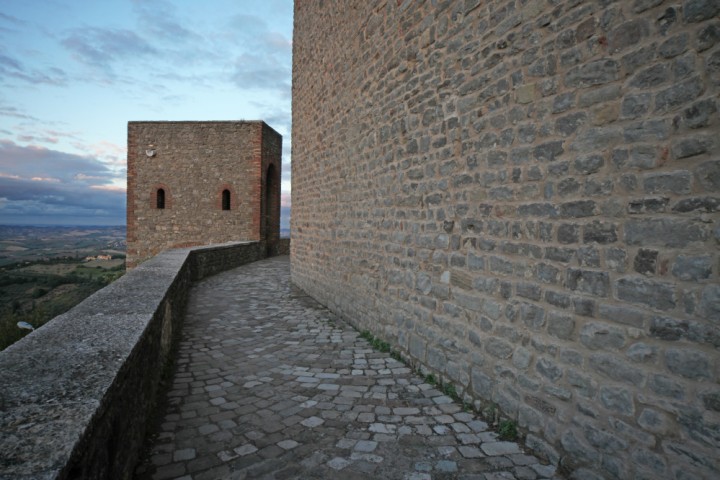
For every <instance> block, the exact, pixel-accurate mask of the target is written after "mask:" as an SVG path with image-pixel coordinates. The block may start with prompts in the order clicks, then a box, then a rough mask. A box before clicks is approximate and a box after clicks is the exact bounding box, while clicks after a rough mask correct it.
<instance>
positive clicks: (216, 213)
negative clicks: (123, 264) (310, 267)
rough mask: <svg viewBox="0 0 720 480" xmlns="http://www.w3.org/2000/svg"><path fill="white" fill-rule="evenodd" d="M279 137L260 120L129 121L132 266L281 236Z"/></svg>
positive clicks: (274, 240) (270, 245) (271, 242)
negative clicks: (178, 251) (168, 254)
mask: <svg viewBox="0 0 720 480" xmlns="http://www.w3.org/2000/svg"><path fill="white" fill-rule="evenodd" d="M281 151H282V137H281V136H280V134H278V133H277V132H276V131H275V130H273V129H272V128H270V127H269V126H268V125H267V124H265V123H264V122H262V121H226V122H128V156H127V162H128V173H127V181H128V182H127V183H128V187H127V267H128V268H133V267H135V266H137V265H138V264H139V263H141V262H143V261H144V260H146V259H148V258H150V257H152V256H154V255H155V254H157V253H159V252H160V251H162V250H165V249H168V248H178V247H189V246H195V245H206V244H212V243H224V242H230V241H239V240H253V241H264V242H265V243H266V245H267V248H268V249H269V250H270V249H272V248H274V246H275V244H276V243H277V241H278V239H279V236H280V235H279V234H280V173H281V159H280V156H281Z"/></svg>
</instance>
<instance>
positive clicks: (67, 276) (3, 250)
mask: <svg viewBox="0 0 720 480" xmlns="http://www.w3.org/2000/svg"><path fill="white" fill-rule="evenodd" d="M123 273H125V227H124V226H112V227H107V226H100V227H86V226H82V227H74V226H62V227H57V226H52V227H50V226H47V227H43V226H7V225H3V226H0V350H2V349H4V348H6V347H7V346H8V345H10V344H12V343H14V342H15V341H17V340H19V339H20V338H22V337H23V336H24V335H26V334H28V333H29V331H30V330H29V329H21V328H19V327H18V325H17V324H18V323H19V322H26V323H28V324H30V325H31V326H32V327H33V328H38V327H40V326H42V325H44V324H45V323H47V322H48V321H49V320H51V319H52V318H54V317H55V316H57V315H60V314H62V313H64V312H66V311H67V310H69V309H70V308H72V307H73V306H75V305H77V304H78V303H80V302H81V301H82V300H84V299H85V298H87V297H88V296H90V295H91V294H93V293H94V292H95V291H97V290H99V289H101V288H102V287H104V286H105V285H108V284H109V283H111V282H113V281H115V280H116V279H117V278H119V277H120V276H122V275H123Z"/></svg>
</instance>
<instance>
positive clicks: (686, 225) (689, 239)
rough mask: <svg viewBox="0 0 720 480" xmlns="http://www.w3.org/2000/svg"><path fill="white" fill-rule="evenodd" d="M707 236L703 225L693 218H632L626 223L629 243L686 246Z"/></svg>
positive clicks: (626, 236) (626, 239) (626, 235)
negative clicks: (671, 219)
mask: <svg viewBox="0 0 720 480" xmlns="http://www.w3.org/2000/svg"><path fill="white" fill-rule="evenodd" d="M707 237H708V232H707V231H706V230H705V229H704V228H703V226H702V225H701V224H699V223H697V222H693V221H692V220H685V219H681V220H680V219H679V220H675V221H670V220H668V219H664V218H656V219H638V220H635V219H632V220H628V222H627V223H626V224H625V241H626V242H627V243H628V244H629V245H657V246H663V247H685V246H687V245H689V244H691V243H694V242H701V241H704V240H706V239H707Z"/></svg>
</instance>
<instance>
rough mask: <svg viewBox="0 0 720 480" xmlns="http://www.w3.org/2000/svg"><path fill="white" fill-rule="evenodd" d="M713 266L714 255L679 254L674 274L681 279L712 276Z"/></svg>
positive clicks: (674, 266)
mask: <svg viewBox="0 0 720 480" xmlns="http://www.w3.org/2000/svg"><path fill="white" fill-rule="evenodd" d="M712 268H713V257H712V255H697V256H695V255H678V257H677V259H676V260H675V263H674V264H673V266H672V274H673V275H674V276H675V277H677V278H679V279H680V280H701V279H705V278H708V277H710V275H711V274H712Z"/></svg>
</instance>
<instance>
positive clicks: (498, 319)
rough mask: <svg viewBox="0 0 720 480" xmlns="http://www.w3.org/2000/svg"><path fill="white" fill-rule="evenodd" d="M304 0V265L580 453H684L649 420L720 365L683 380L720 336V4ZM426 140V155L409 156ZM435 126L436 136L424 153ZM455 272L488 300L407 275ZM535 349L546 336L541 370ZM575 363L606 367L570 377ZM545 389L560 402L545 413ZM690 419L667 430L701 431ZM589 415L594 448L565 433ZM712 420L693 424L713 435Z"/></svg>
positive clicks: (302, 269) (326, 291) (298, 256)
mask: <svg viewBox="0 0 720 480" xmlns="http://www.w3.org/2000/svg"><path fill="white" fill-rule="evenodd" d="M299 3H300V2H296V17H295V19H296V31H297V32H305V34H304V36H302V35H301V36H300V37H299V39H298V41H297V42H294V43H293V45H294V47H295V55H296V56H295V57H294V58H295V62H296V67H295V70H294V71H295V77H294V79H293V80H294V81H293V88H294V92H293V93H294V96H293V101H294V102H295V103H294V105H293V112H294V115H295V119H294V122H293V129H294V131H293V134H294V135H293V138H294V139H295V142H294V145H293V148H294V149H296V150H294V151H293V162H294V167H295V170H294V172H293V182H294V184H293V195H294V198H293V201H294V204H293V219H294V220H293V222H294V225H297V226H302V232H299V231H296V230H294V231H293V235H294V236H296V238H295V239H294V241H295V245H296V250H295V257H293V258H294V262H295V263H294V267H293V269H294V270H293V275H294V278H295V279H296V281H297V282H298V283H299V284H301V285H303V287H304V288H308V290H309V291H310V292H311V294H312V295H314V296H316V297H317V298H319V299H321V300H322V301H323V302H324V303H326V304H328V305H329V306H330V307H331V308H332V309H333V310H334V311H337V312H338V313H341V314H343V315H346V316H348V317H353V316H354V315H357V316H360V317H361V319H360V320H358V323H359V324H361V325H365V324H369V325H376V324H377V325H378V328H380V329H383V330H389V331H395V329H397V330H398V337H399V338H402V340H400V341H399V342H398V345H400V348H402V349H403V353H407V354H408V355H409V356H410V358H411V359H412V360H413V361H415V362H417V364H418V365H420V366H421V368H422V366H423V365H425V366H427V361H428V359H427V358H422V357H415V356H413V355H412V354H410V353H409V351H408V350H407V347H405V345H408V342H409V339H410V337H411V336H412V335H417V336H418V337H422V338H423V339H424V340H425V341H426V342H427V345H428V349H430V348H431V347H430V346H431V345H432V348H435V349H446V350H447V352H446V355H447V358H448V359H449V358H451V357H452V358H453V359H454V360H453V361H457V362H458V364H461V363H462V364H466V365H469V366H470V367H469V368H470V372H472V373H471V374H470V380H469V382H470V383H471V384H472V385H471V386H469V387H468V391H469V394H470V395H472V396H473V400H474V401H477V402H478V403H484V402H494V403H496V404H498V405H499V408H501V409H507V410H505V413H506V414H510V415H521V418H522V421H523V422H526V423H527V425H528V426H529V428H531V429H532V430H531V434H532V435H536V436H537V437H538V438H539V437H540V436H543V442H547V443H548V444H550V445H551V446H552V448H554V449H556V450H558V449H559V450H558V454H559V455H562V456H563V458H565V459H568V460H567V461H568V463H567V465H568V466H569V467H568V468H569V469H572V468H575V469H577V470H578V471H582V472H583V473H584V472H591V471H592V472H595V473H594V474H595V475H602V476H604V477H607V478H646V477H647V475H648V473H649V472H655V470H653V468H652V467H650V466H648V465H649V464H651V463H652V460H651V459H650V458H649V457H646V456H643V457H642V458H643V460H644V461H645V462H646V464H642V465H636V464H635V462H634V460H633V458H632V452H635V451H637V450H638V449H646V450H648V451H651V452H652V453H654V454H657V455H659V456H660V457H662V458H663V459H664V460H665V461H666V462H667V465H668V467H667V470H666V471H665V472H663V474H667V475H666V476H672V475H673V472H672V471H671V470H672V468H671V466H674V465H675V463H678V462H679V463H680V464H682V463H683V462H685V460H680V461H679V460H677V455H675V454H670V453H667V452H664V451H662V449H659V448H658V445H660V444H659V443H658V442H659V440H658V439H657V438H655V436H656V435H658V434H656V433H654V432H649V431H646V430H644V429H643V427H641V426H639V425H638V424H637V418H638V416H639V415H640V414H641V413H642V411H643V409H646V408H652V409H655V410H657V411H659V412H661V411H665V410H667V409H674V408H675V407H672V406H671V403H677V402H685V403H687V404H688V407H689V408H692V409H695V410H702V409H704V406H703V404H702V400H701V399H700V398H699V397H697V396H693V394H692V392H699V391H701V390H702V388H705V387H702V386H701V385H702V383H703V382H707V380H706V379H700V378H698V379H691V378H687V377H683V376H682V375H679V374H676V373H673V372H672V371H671V370H669V368H668V366H667V364H666V361H665V351H666V350H667V349H668V348H696V349H697V350H698V351H700V352H703V353H707V352H714V350H713V349H715V348H716V345H717V344H719V343H720V334H717V333H714V330H717V329H716V328H714V327H717V326H718V323H717V322H716V321H715V318H716V317H718V315H717V313H716V312H717V308H716V305H717V301H716V300H715V298H716V295H715V293H714V292H715V291H714V290H711V289H708V290H706V288H709V286H713V285H715V284H717V283H718V282H717V281H716V280H717V275H718V274H719V273H720V272H718V271H717V268H718V256H717V254H716V251H717V245H718V242H720V227H719V226H718V225H717V222H716V221H715V216H716V214H717V213H718V211H719V210H718V209H719V208H720V204H719V203H718V202H720V195H719V194H718V192H719V191H720V160H718V159H717V158H715V152H716V150H717V145H718V143H717V142H718V141H717V139H716V137H717V135H716V130H717V126H718V125H719V124H720V118H719V117H718V115H717V111H718V108H717V95H716V93H717V92H716V90H717V86H718V84H719V82H720V52H718V51H717V48H718V41H717V39H716V35H715V33H716V28H715V27H717V26H719V25H720V23H718V20H717V18H716V15H715V16H712V15H711V16H710V17H707V18H705V19H703V20H699V19H700V18H703V17H702V15H706V13H705V14H699V13H698V14H693V15H692V16H691V17H687V18H686V12H685V6H686V3H687V0H683V1H681V2H679V3H677V4H670V3H667V2H665V3H663V2H659V1H657V0H633V1H631V2H626V3H627V4H625V3H623V2H612V1H602V2H576V1H574V2H566V1H565V0H558V1H554V2H551V3H552V8H549V7H548V6H547V5H545V4H543V5H545V6H542V5H540V4H538V3H535V2H514V3H513V2H505V3H503V4H502V5H500V4H497V5H496V4H494V3H492V2H491V3H483V2H476V1H475V0H473V1H472V2H470V3H468V5H470V6H471V7H472V8H471V9H470V10H469V11H468V13H467V14H466V13H464V9H463V6H464V4H463V3H462V2H460V3H458V5H459V6H455V5H454V4H453V2H418V3H417V4H415V3H412V8H410V4H411V2H400V3H401V5H397V4H396V3H397V2H386V3H384V4H383V6H382V10H381V12H382V21H381V22H380V23H379V24H378V25H379V26H376V27H375V28H374V29H372V30H371V32H370V33H367V27H366V26H365V25H366V23H365V22H366V21H369V20H368V19H370V18H375V17H379V16H380V15H379V13H378V12H379V10H377V9H376V8H377V7H378V5H377V4H375V3H374V2H365V3H362V2H359V1H353V2H351V3H350V4H349V5H350V6H351V7H354V8H343V9H339V8H337V9H333V8H327V9H323V11H322V14H318V9H317V8H312V7H302V6H299ZM326 3H327V2H326ZM540 3H542V2H540ZM506 4H507V5H506ZM688 5H689V4H688ZM546 7H547V8H546ZM304 8H308V10H304ZM526 8H529V9H530V11H531V13H532V12H534V13H532V15H530V14H528V15H530V16H529V17H525V13H524V11H525V9H526ZM689 8H690V9H691V10H693V9H694V10H695V11H698V12H699V11H702V10H703V7H701V6H700V4H693V5H691V6H689ZM696 17H697V18H698V20H697V21H695V20H694V19H695V18H696ZM690 18H692V19H693V21H688V19H690ZM528 19H531V20H528ZM378 21H379V20H378ZM440 25H443V27H442V28H440ZM303 28H305V29H306V30H303ZM307 29H309V30H307ZM308 31H309V32H311V33H307V32H308ZM498 31H503V32H504V33H503V34H502V36H499V35H498V34H497V32H498ZM398 32H402V33H401V35H400V37H398ZM338 33H340V34H339V35H338ZM326 38H332V39H334V40H335V41H334V42H326V41H323V40H324V39H326ZM421 38H422V39H423V40H420V39H421ZM358 39H359V40H358ZM337 65H342V68H338V67H337ZM393 125H396V127H394V129H393ZM383 129H386V131H387V135H385V136H382V139H381V137H380V136H379V133H378V132H382V131H383ZM413 138H415V139H418V150H419V152H418V154H420V153H421V152H422V153H421V155H417V154H413V155H408V154H407V152H406V146H407V144H408V142H410V141H411V140H412V139H413ZM422 138H428V139H431V140H429V141H426V142H425V144H426V145H427V147H426V148H425V150H423V148H421V147H422V145H423V142H422V141H421V140H420V139H422ZM373 142H375V143H373ZM335 171H338V172H343V173H344V172H348V174H347V175H345V176H341V175H340V174H339V173H338V174H335V173H334V172H335ZM355 172H357V173H355ZM409 172H413V173H412V175H413V176H414V178H409V175H410V173H409ZM310 192H312V193H310ZM337 192H343V195H342V196H338V193H337ZM425 199H431V200H432V201H431V202H426V201H425ZM476 221H481V223H476ZM445 222H454V225H455V228H454V230H453V232H452V233H454V234H455V236H458V237H460V238H458V239H457V240H452V239H451V238H448V241H447V242H441V243H439V244H438V243H435V242H434V240H433V241H428V242H425V241H421V240H418V241H414V243H413V246H412V248H408V246H406V244H403V243H401V242H396V241H392V240H391V239H392V238H393V235H395V234H398V233H402V234H403V235H406V236H407V237H408V238H413V239H415V238H417V239H424V238H425V237H431V236H433V235H435V234H436V232H444V230H443V229H444V228H445V225H446V224H445ZM471 224H472V225H473V229H470V228H469V225H471ZM458 226H460V228H458ZM331 227H332V228H335V229H336V230H337V234H336V235H337V236H336V237H332V235H331V234H330V233H329V232H326V230H328V229H329V228H331ZM298 230H299V229H298ZM444 233H446V234H447V233H448V232H444ZM449 235H452V234H449ZM471 254H472V255H471ZM700 257H709V259H706V258H700ZM363 261H365V262H367V263H363ZM708 264H709V265H710V270H709V273H708V268H707V266H708ZM449 268H454V269H457V270H462V271H465V272H466V273H469V274H470V275H471V276H472V277H473V278H474V280H473V284H472V285H473V289H472V292H473V295H477V297H478V298H481V299H482V302H480V305H477V304H472V303H465V304H464V305H458V302H457V301H455V300H450V301H449V300H440V296H441V294H442V292H437V293H436V292H435V291H434V290H432V291H431V292H430V293H429V294H427V295H423V294H418V293H417V292H416V291H414V290H413V288H414V284H413V288H410V287H408V285H407V283H405V282H400V283H396V282H394V281H393V282H390V281H389V279H388V278H387V274H386V273H385V271H386V269H387V270H393V271H397V270H400V269H403V270H405V271H406V273H403V275H408V276H412V278H413V279H414V276H415V275H417V273H418V272H426V273H428V274H430V275H431V277H432V279H433V283H438V282H436V281H435V279H436V278H438V277H439V276H440V275H442V274H443V272H445V271H449ZM480 274H483V275H487V277H483V278H482V279H480V278H479V277H480ZM393 275H394V274H393ZM356 276H366V277H370V276H371V277H373V278H376V279H377V283H376V284H374V285H372V286H369V287H368V288H358V284H356V283H354V282H351V281H350V280H348V279H352V278H355V277H356ZM491 278H494V281H493V280H490V279H491ZM449 280H450V278H449V275H448V283H447V284H443V285H446V286H448V288H450V289H453V291H454V290H455V289H464V287H462V286H459V285H458V286H455V285H451V284H450V283H449ZM436 295H437V296H436ZM422 297H432V298H422ZM451 297H452V292H448V298H451ZM489 301H492V302H494V307H493V308H492V309H491V313H488V312H486V311H485V309H486V306H487V305H489V303H488V302H489ZM473 305H476V306H481V307H482V309H481V310H474V307H473ZM388 306H392V307H391V308H392V309H394V310H395V309H396V310H400V311H407V312H412V313H411V315H412V317H413V321H412V323H402V322H401V323H400V324H398V323H396V322H394V321H391V320H386V318H387V317H388V315H387V314H386V312H385V310H386V309H387V308H388ZM448 319H452V322H453V323H451V322H448V321H447V320H448ZM660 319H662V320H660ZM454 322H456V323H458V325H455V324H454ZM438 328H442V329H443V334H442V335H438V332H437V329H438ZM471 331H472V332H473V333H470V332H471ZM675 337H678V338H677V339H671V338H675ZM446 342H447V343H446ZM433 344H434V345H433ZM446 345H447V346H446ZM451 345H453V347H451ZM488 347H489V349H490V350H488ZM452 348H457V351H455V350H452V351H453V353H452V355H450V354H449V352H450V351H451V349H452ZM519 348H522V349H526V350H527V351H528V352H531V353H532V358H530V359H529V362H530V363H529V364H527V367H526V366H525V365H526V363H527V362H528V358H527V355H525V353H526V352H525V350H519ZM421 353H422V352H421ZM603 354H606V355H609V356H608V357H602V356H600V357H598V355H603ZM435 359H436V357H433V361H434V360H435ZM713 361H716V360H715V358H714V357H713ZM548 362H550V363H548ZM538 365H539V369H538ZM552 365H555V366H557V367H558V368H560V369H561V370H562V375H561V376H560V377H559V378H556V374H555V373H553V372H554V370H553V368H552ZM714 365H716V363H715V364H714ZM570 368H572V369H574V370H575V371H577V372H581V373H582V375H583V376H584V377H587V378H585V379H584V380H585V381H583V380H581V379H579V378H575V377H573V379H572V382H574V383H576V384H578V385H575V384H573V383H571V380H570V375H571V374H569V373H568V370H569V369H570ZM540 370H541V371H540ZM475 380H477V385H481V384H483V385H486V386H487V388H484V387H483V388H479V387H478V386H477V385H476V384H475ZM600 385H602V386H605V387H613V388H619V387H620V386H622V387H623V388H625V389H627V391H629V392H630V393H631V395H632V396H633V398H632V402H633V404H634V405H635V408H637V409H638V411H637V412H636V413H637V414H638V415H632V416H626V415H627V412H628V411H630V409H629V408H627V402H624V401H625V400H626V399H625V398H624V397H623V396H622V395H616V397H617V398H619V399H620V400H621V401H618V402H613V401H610V398H611V395H610V394H609V393H608V392H605V393H604V395H603V399H604V400H605V402H604V403H603V399H601V398H600V394H599V386H600ZM635 396H637V398H635ZM535 398H537V399H540V400H542V401H543V402H547V403H549V404H551V405H553V406H554V407H555V408H556V409H557V410H556V412H555V413H554V414H552V415H548V418H546V419H542V418H541V417H540V418H539V415H541V414H542V413H543V410H542V409H541V408H540V407H539V406H538V405H542V402H538V401H537V400H535ZM530 403H532V405H530ZM561 405H562V407H561ZM607 405H610V407H608V406H607ZM647 415H649V414H646V417H647ZM646 417H643V418H644V420H643V422H645V421H646V420H647V422H645V426H646V427H647V428H656V427H655V426H651V423H650V419H649V417H648V418H646ZM577 418H583V421H587V422H589V425H590V426H591V427H590V428H588V430H587V432H588V433H587V434H588V435H591V436H592V438H593V440H592V442H591V441H590V440H589V439H588V438H586V437H585V434H586V432H585V430H583V428H582V427H579V426H578V424H577V423H576V422H577ZM620 418H621V419H622V420H618V419H620ZM668 418H669V420H668V421H669V422H670V423H669V424H668V425H667V427H668V429H669V431H673V432H675V431H679V429H680V428H685V427H681V426H679V425H678V423H677V420H676V418H675V417H673V416H672V415H669V416H668ZM539 421H543V422H544V423H543V424H538V422H539ZM619 422H622V424H623V425H622V426H618V425H620V423H619ZM616 426H618V427H617V428H618V429H619V430H617V432H616V434H617V437H618V438H619V439H621V440H622V441H624V442H627V444H628V448H627V449H616V451H613V454H612V456H611V455H608V454H607V453H606V452H604V451H603V450H602V449H603V448H606V449H612V448H613V446H614V445H615V444H613V443H612V442H610V441H608V439H607V438H606V437H604V435H603V432H604V431H605V430H607V429H608V428H616ZM578 429H579V430H578ZM569 430H574V431H575V432H576V434H577V437H576V438H575V439H576V440H578V443H580V444H581V446H580V447H579V446H577V445H575V443H574V442H570V443H569V444H572V445H573V448H574V449H575V450H574V451H573V453H570V452H568V451H567V450H566V449H565V448H564V447H563V443H562V439H561V438H562V436H563V434H564V433H565V432H566V431H569ZM693 432H695V433H694V435H695V437H697V439H696V438H695V437H692V436H691V435H690V434H689V433H687V434H684V435H685V436H684V437H683V441H687V442H689V443H691V444H693V445H694V448H704V447H701V442H702V440H698V439H700V438H701V437H702V434H701V433H700V431H699V430H698V429H695V430H693ZM566 440H567V439H566ZM536 444H537V445H541V443H539V442H536ZM586 450H587V451H594V452H595V453H596V455H592V454H590V453H588V452H586ZM671 457H672V460H671ZM692 468H695V466H693V467H692ZM663 474H657V473H655V476H656V477H657V476H662V475H663ZM588 478H590V477H588Z"/></svg>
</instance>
